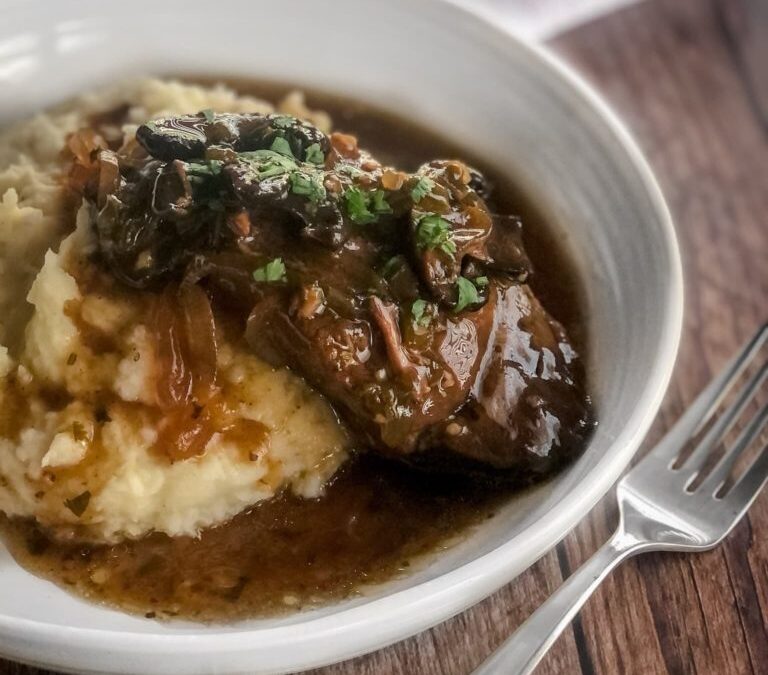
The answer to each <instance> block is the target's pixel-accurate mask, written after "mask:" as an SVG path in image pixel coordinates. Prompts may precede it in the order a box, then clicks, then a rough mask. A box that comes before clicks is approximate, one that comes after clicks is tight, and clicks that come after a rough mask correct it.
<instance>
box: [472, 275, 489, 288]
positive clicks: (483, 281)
mask: <svg viewBox="0 0 768 675" xmlns="http://www.w3.org/2000/svg"><path fill="white" fill-rule="evenodd" d="M474 282H475V286H477V287H478V288H485V287H486V286H487V285H488V277H475V279H474Z"/></svg>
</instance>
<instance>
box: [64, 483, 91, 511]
mask: <svg viewBox="0 0 768 675" xmlns="http://www.w3.org/2000/svg"><path fill="white" fill-rule="evenodd" d="M90 503H91V493H90V492H88V490H86V491H85V492H83V493H81V494H79V495H77V497H72V499H66V500H64V506H66V507H67V508H68V509H69V510H70V511H72V513H74V514H75V515H76V516H77V517H78V518H79V517H80V516H82V515H83V514H84V513H85V510H86V509H87V508H88V504H90Z"/></svg>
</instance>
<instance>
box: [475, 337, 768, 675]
mask: <svg viewBox="0 0 768 675" xmlns="http://www.w3.org/2000/svg"><path fill="white" fill-rule="evenodd" d="M766 343H768V323H767V324H765V325H764V326H763V327H762V328H761V329H760V330H759V331H758V333H757V335H755V337H754V338H752V340H751V341H750V342H749V343H748V344H747V345H746V347H744V349H743V350H742V351H741V353H740V354H738V355H737V356H736V357H735V358H734V359H733V360H732V361H731V362H730V364H729V365H728V367H727V368H726V369H725V371H724V372H722V373H721V374H720V375H718V376H717V377H716V378H715V379H714V380H713V381H712V382H711V383H710V384H709V385H708V386H707V388H706V389H705V390H704V391H703V392H702V393H701V394H700V395H699V397H698V398H697V399H696V400H695V401H694V403H693V405H692V406H691V407H690V408H689V409H688V410H687V411H686V412H685V414H683V416H682V417H681V418H680V419H679V420H678V422H677V423H676V424H675V426H674V427H673V428H672V429H671V430H670V431H669V433H668V434H667V435H666V436H665V437H664V438H663V439H662V441H661V442H660V443H659V444H658V445H657V446H656V447H655V448H654V449H653V450H651V452H650V453H648V455H647V456H646V457H645V458H643V459H642V460H641V461H640V462H639V463H638V464H637V466H635V467H634V468H633V469H632V470H631V471H630V472H629V473H628V474H627V475H626V476H625V477H624V478H623V479H622V480H621V481H620V482H619V484H618V486H617V488H616V496H617V498H618V501H619V514H620V517H619V527H618V529H617V530H616V532H615V533H614V535H613V536H612V537H611V538H610V540H608V541H607V542H606V543H605V544H604V545H603V546H602V547H601V548H600V549H599V550H598V551H597V552H596V553H595V554H594V555H593V556H592V557H591V558H590V559H589V560H588V561H587V562H586V563H584V564H583V565H582V566H581V567H580V568H579V569H578V570H577V571H576V572H575V573H574V574H573V575H571V577H570V578H569V579H568V580H567V581H566V582H565V583H564V584H563V585H562V586H561V587H560V589H559V590H558V591H557V592H556V593H554V594H553V595H552V596H551V597H550V598H549V599H548V600H547V601H546V602H545V603H544V604H543V605H542V606H541V607H539V609H537V610H536V611H535V612H534V613H533V614H532V615H531V616H530V617H529V618H528V620H527V621H526V622H525V623H524V624H523V625H522V626H520V628H518V630H517V631H516V632H515V633H514V634H513V635H512V636H511V637H510V638H509V639H508V640H507V641H506V642H504V644H503V645H502V646H501V647H500V648H499V649H498V650H497V651H496V652H495V653H494V654H492V655H491V657H490V658H488V660H486V661H485V662H484V663H483V664H482V665H481V666H480V667H479V668H478V669H477V670H476V671H475V673H474V675H491V674H494V675H496V674H503V675H523V674H526V673H530V672H532V671H533V669H534V668H535V667H536V665H537V664H538V663H539V661H540V660H541V659H542V658H543V657H544V655H545V654H546V653H547V651H548V650H549V648H550V647H551V646H552V645H553V644H554V642H555V640H557V638H558V636H559V635H560V633H561V632H562V631H563V629H564V628H565V627H566V626H567V625H568V624H569V623H570V622H571V620H572V619H573V617H574V616H575V615H576V613H577V612H578V611H579V609H581V607H582V605H583V604H584V603H585V602H586V600H587V598H589V596H590V595H592V592H593V591H594V590H595V589H596V588H597V587H598V585H599V584H600V582H601V581H602V580H603V579H605V577H606V576H608V574H609V573H610V572H611V570H613V568H614V567H616V566H617V565H618V564H619V563H620V562H622V561H624V560H626V559H627V558H630V557H631V556H634V555H637V554H638V553H643V552H645V551H706V550H707V549H710V548H713V547H715V546H717V544H719V543H720V542H721V541H722V540H723V539H724V538H725V537H726V535H727V534H728V533H729V532H730V531H731V530H732V529H733V527H734V526H735V525H736V523H738V522H739V520H740V519H741V517H742V516H743V515H744V513H745V512H746V511H747V509H748V508H749V507H750V505H751V504H752V502H753V501H754V500H755V498H756V497H757V495H758V493H759V492H760V490H761V489H762V487H763V485H765V482H766V480H767V479H768V445H763V447H761V448H760V450H759V452H758V454H757V455H756V456H755V457H754V458H753V459H752V461H751V462H750V464H749V466H748V467H747V469H746V470H745V471H744V472H743V473H742V474H741V476H740V477H739V478H738V480H737V481H736V482H735V483H734V485H733V486H732V487H731V488H730V489H728V490H727V491H726V492H725V493H724V494H722V492H723V490H722V488H723V486H724V484H725V482H726V481H727V479H728V477H729V475H730V473H731V470H732V468H733V467H734V465H735V463H736V461H737V460H738V458H739V456H740V455H741V454H742V453H743V452H744V450H746V449H747V448H748V447H749V446H750V445H751V444H752V443H753V442H754V441H755V439H757V438H759V437H760V434H761V433H762V431H763V429H764V427H765V425H766V422H768V403H765V404H763V405H762V407H760V409H759V410H758V412H757V413H756V414H755V415H754V416H753V417H751V419H750V420H749V421H748V422H747V423H746V424H745V425H744V426H743V428H742V430H741V431H740V432H739V434H738V436H737V438H736V439H735V441H734V442H733V444H732V445H730V447H728V448H727V449H726V450H725V452H724V453H723V455H722V457H720V459H719V460H717V463H716V464H715V466H714V467H713V468H712V470H711V472H709V473H706V472H704V473H702V469H704V468H706V466H708V464H707V460H708V459H710V457H712V459H714V457H713V451H714V450H715V448H717V446H718V445H719V444H721V443H722V442H723V438H724V436H725V435H726V434H727V433H728V432H729V431H730V430H731V429H732V428H733V425H734V424H735V423H736V421H737V420H739V418H740V417H741V415H742V414H743V413H744V411H745V410H746V409H747V408H748V406H749V405H750V404H752V403H753V402H754V401H755V399H756V398H757V396H758V394H759V392H760V390H761V388H762V387H763V386H764V384H765V381H766V378H767V377H768V361H767V360H766V358H765V356H762V357H760V353H761V350H762V348H763V347H764V346H765V344H766ZM752 365H756V366H757V369H756V370H755V372H754V374H752V375H751V376H750V377H749V379H748V380H747V382H746V383H745V384H744V385H743V386H742V387H741V388H740V389H739V391H738V393H736V395H735V398H734V400H733V402H732V403H730V404H729V405H728V407H727V408H726V409H725V410H723V412H722V414H721V415H720V416H718V417H715V413H716V412H717V411H718V409H719V408H720V407H721V405H722V403H723V400H724V398H725V397H726V395H727V394H728V392H729V391H730V390H731V389H732V388H733V386H734V384H735V383H736V381H737V380H738V379H739V378H740V376H741V375H742V374H744V372H745V371H746V370H747V368H748V367H749V366H752ZM710 421H711V422H712V423H711V426H709V428H707V429H706V432H704V429H705V428H706V427H707V425H708V424H709V423H710ZM702 432H704V433H703V435H702V437H701V440H700V441H699V443H698V444H697V445H696V447H695V448H694V449H693V451H692V452H691V454H690V455H689V456H688V457H687V458H685V459H684V460H683V461H680V459H681V451H682V450H683V449H684V448H685V446H686V444H687V443H688V441H690V440H691V439H692V438H694V437H695V436H697V435H699V434H700V433H702ZM700 474H701V476H705V477H704V478H703V481H701V483H700V484H699V485H698V486H695V485H693V484H694V483H695V482H696V480H697V479H699V480H701V476H700Z"/></svg>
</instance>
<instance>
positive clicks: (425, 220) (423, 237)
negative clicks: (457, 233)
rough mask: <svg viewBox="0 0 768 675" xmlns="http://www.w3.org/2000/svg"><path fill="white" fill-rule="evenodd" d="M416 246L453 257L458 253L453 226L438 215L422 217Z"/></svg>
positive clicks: (417, 231) (417, 227)
mask: <svg viewBox="0 0 768 675" xmlns="http://www.w3.org/2000/svg"><path fill="white" fill-rule="evenodd" d="M416 245H417V246H418V247H419V248H420V249H431V248H439V249H440V250H441V251H444V252H445V253H448V254H449V255H453V254H454V253H456V243H455V242H454V241H453V235H452V231H451V224H450V223H449V222H448V221H447V220H446V219H445V218H443V217H442V216H439V215H438V214H437V213H430V214H427V215H426V216H422V218H421V219H420V220H419V224H418V225H417V226H416ZM473 288H474V287H473Z"/></svg>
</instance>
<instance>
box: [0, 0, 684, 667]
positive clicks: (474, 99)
mask: <svg viewBox="0 0 768 675" xmlns="http://www.w3.org/2000/svg"><path fill="white" fill-rule="evenodd" d="M157 72H160V73H182V74H198V73H199V74H204V73H209V74H210V73H213V74H216V73H218V74H226V75H247V76H254V77H265V78H271V79H284V80H288V81H291V82H296V83H298V84H302V83H303V84H306V85H311V86H312V87H317V88H321V89H327V90H331V91H336V92H339V93H344V94H348V95H352V96H354V97H357V98H360V99H363V100H366V101H369V102H372V103H374V104H377V105H379V106H381V107H385V108H389V109H392V110H395V111H398V112H399V113H401V114H405V115H409V116H412V117H413V118H416V119H417V120H421V121H423V122H426V123H428V124H429V125H431V126H432V127H434V128H435V129H437V130H439V131H440V132H442V133H443V134H446V135H448V136H451V137H454V138H457V139H459V140H460V142H461V143H463V144H464V145H467V146H471V148H472V150H473V154H478V155H482V156H485V157H487V158H488V159H489V160H490V161H491V162H492V163H493V164H495V165H497V166H498V167H501V168H502V169H503V170H504V171H505V172H507V173H508V174H511V175H512V176H513V177H514V178H515V179H516V180H517V181H518V182H519V184H520V185H521V186H523V188H524V189H525V190H526V191H527V192H529V193H530V194H532V195H534V196H535V197H536V201H537V202H538V203H539V204H543V205H544V207H545V209H546V210H547V211H548V212H549V215H550V217H551V219H552V220H553V221H554V222H555V223H557V224H558V226H559V227H560V228H561V230H562V232H563V234H564V240H565V241H566V243H567V245H568V246H570V247H571V248H572V249H573V251H574V255H575V257H576V259H577V261H578V263H579V266H580V267H581V270H582V273H583V276H584V279H585V281H586V286H587V289H588V296H589V297H588V305H589V321H590V323H591V331H592V335H593V338H594V339H593V344H592V354H593V357H594V358H593V362H594V367H593V369H592V370H593V373H592V375H593V377H592V386H593V393H594V395H595V399H596V403H597V407H598V412H599V418H600V425H599V428H598V431H597V433H596V435H595V437H594V438H593V440H592V442H591V443H590V445H589V447H588V448H587V450H586V452H585V453H584V455H583V456H582V457H581V458H580V459H579V461H578V462H576V463H575V464H574V465H573V466H571V467H570V468H569V469H568V470H567V471H565V472H564V473H562V474H561V475H560V476H558V477H557V479H555V480H554V481H552V482H550V483H549V484H548V485H546V486H543V487H541V488H540V489H536V490H533V491H531V492H530V493H528V494H526V495H525V496H524V497H523V498H521V499H518V500H513V501H512V502H510V503H509V505H508V506H507V507H505V508H504V509H503V510H502V511H501V512H500V513H498V515H497V516H496V517H495V518H494V519H492V520H491V521H489V522H487V523H486V524H484V525H483V526H481V527H480V528H479V529H477V531H475V532H474V533H473V534H472V535H471V536H470V537H469V539H467V540H466V541H465V542H464V543H462V544H459V545H457V546H456V547H454V548H452V549H450V550H448V551H445V552H443V553H442V554H440V555H439V556H436V557H435V558H434V560H432V561H431V562H430V564H428V565H427V566H426V567H424V568H423V569H420V570H418V571H416V572H414V573H413V574H412V575H411V576H409V577H408V578H406V579H403V580H399V581H396V582H392V583H389V584H386V585H384V586H383V587H381V588H378V589H374V590H372V591H371V592H370V593H369V594H367V595H366V596H365V597H363V598H358V599H354V600H351V601H347V602H342V603H338V604H334V605H331V606H329V607H326V608H325V609H322V610H317V611H311V612H306V613H299V614H296V615H294V616H290V617H287V618H280V619H273V620H256V621H249V622H245V623H240V624H236V625H233V626H202V625H195V624H182V623H177V624H161V623H157V622H154V621H149V620H144V619H139V618H135V617H131V616H127V615H124V614H121V613H119V612H115V611H111V610H108V609H104V608H101V607H97V606H94V605H90V604H88V603H85V602H82V601H80V600H78V599H76V598H74V597H73V596H71V595H68V594H67V593H65V592H64V591H62V590H60V589H59V588H57V587H56V586H54V585H52V584H50V583H48V582H46V581H41V580H39V579H37V578H34V577H32V576H31V575H29V574H28V573H26V572H25V571H23V570H22V569H20V568H19V567H18V566H17V565H16V564H15V563H14V562H13V560H12V559H11V558H10V556H9V555H8V554H7V553H6V552H5V551H4V550H3V549H2V547H0V588H2V592H1V593H0V653H2V654H3V655H5V656H7V657H9V658H12V659H18V660H22V661H27V662H30V663H35V664H38V665H44V666H49V667H53V668H58V669H62V670H77V671H85V672H94V673H95V672H99V673H128V672H141V673H174V674H178V673H213V672H216V673H235V672H251V673H253V672H261V673H274V672H283V671H288V670H296V669H301V668H309V667H312V666H319V665H322V664H327V663H331V662H334V661H338V660H341V659H345V658H349V657H352V656H356V655H359V654H363V653H365V652H368V651H371V650H374V649H377V648H379V647H383V646H385V645H387V644H390V643H392V642H395V641H397V640H400V639H402V638H405V637H407V636H409V635H412V634H414V633H417V632H418V631H421V630H423V629H425V628H427V627H429V626H432V625H434V624H436V623H438V622H440V621H442V620H444V619H446V618H448V617H449V616H451V615H453V614H456V613H457V612H460V611H461V610H463V609H465V608H466V607H469V606H470V605H472V604H474V603H476V602H478V601H479V600H480V599H481V598H483V597H485V596H487V595H488V594H490V593H492V592H493V591H494V590H496V589H497V588H499V587H500V586H501V585H503V584H505V583H507V582H508V581H510V580H511V579H512V578H513V577H514V576H515V575H517V574H518V573H520V572H521V571H522V570H524V569H525V568H526V567H527V566H528V565H530V564H531V563H532V562H533V561H534V560H536V559H537V558H538V557H539V556H540V555H542V554H543V553H544V552H545V551H546V550H547V549H549V548H550V547H551V546H553V545H554V544H555V543H556V542H557V541H558V540H559V539H561V538H562V537H563V536H564V535H565V534H566V532H568V530H569V529H570V528H571V527H573V525H575V524H576V522H577V521H578V520H580V519H581V518H582V517H583V516H584V515H585V514H586V513H587V512H588V511H589V509H590V508H591V507H592V506H593V505H594V504H595V502H596V501H597V500H598V499H599V498H600V497H601V496H602V495H603V494H605V492H606V491H607V490H608V489H609V488H610V486H611V484H612V483H613V482H614V481H615V480H616V478H617V477H618V476H619V474H620V473H621V471H622V469H623V468H624V467H625V466H626V465H627V463H628V462H629V460H630V458H631V457H632V455H633V454H634V452H635V450H636V449H637V447H638V445H639V443H640V441H641V439H642V437H643V435H644V434H645V432H646V430H647V429H648V426H649V425H650V423H651V420H652V419H653V417H654V415H655V414H656V411H657V409H658V406H659V404H660V402H661V398H662V395H663V393H664V390H665V388H666V385H667V382H668V379H669V376H670V373H671V370H672V366H673V363H674V359H675V353H676V349H677V344H678V337H679V332H680V328H681V315H682V278H681V271H680V260H679V254H678V249H677V243H676V240H675V234H674V230H673V227H672V223H671V222H670V218H669V215H668V213H667V209H666V207H665V205H664V201H663V199H662V196H661V194H660V192H659V190H658V188H657V186H656V183H655V182H654V179H653V177H652V175H651V173H650V171H649V169H648V167H647V166H646V164H645V162H644V161H643V158H642V157H641V155H640V152H639V151H638V149H637V147H636V146H635V144H634V142H633V141H632V140H631V138H630V137H629V135H628V134H627V132H626V131H625V130H624V128H623V127H622V126H621V124H620V123H619V121H618V120H617V119H616V117H615V116H614V115H613V114H612V113H611V112H610V110H609V109H608V108H607V107H606V106H605V104H603V103H602V102H601V101H600V99H599V98H598V97H597V96H596V95H595V94H594V92H593V91H592V90H591V89H590V88H589V87H588V86H586V85H585V84H584V83H583V82H582V81H581V80H580V79H579V78H578V77H576V76H575V75H574V74H573V73H572V72H571V71H570V70H569V69H568V68H567V67H566V66H564V65H562V64H561V63H560V62H559V61H557V60H556V59H555V58H553V57H552V56H551V55H549V54H548V53H547V52H545V51H544V50H542V49H541V48H537V47H532V46H530V45H526V44H523V43H522V42H520V41H518V40H517V39H515V38H513V37H512V36H510V35H509V34H507V33H506V32H504V31H503V30H501V29H499V28H497V27H494V26H492V25H490V24H489V23H486V22H485V21H483V20H482V19H480V18H477V17H475V16H472V15H470V14H468V13H466V12H465V11H463V10H461V9H458V8H456V7H453V6H451V5H447V4H444V3H442V2H439V1H437V0H420V1H419V2H413V0H387V2H380V1H378V0H366V1H363V0H333V2H331V1H330V0H326V1H322V0H281V1H280V2H274V1H273V2H266V1H255V0H250V1H246V0H216V2H206V3H193V2H190V1H189V0H164V2H160V3H159V2H157V1H156V0H132V2H126V3H107V2H103V1H102V0H72V1H67V2H64V1H59V2H39V1H35V0H26V1H24V2H21V1H14V0H10V2H9V1H8V0H6V1H5V2H4V3H3V4H2V5H0V91H2V100H0V122H2V121H7V120H10V119H12V118H17V117H20V116H23V115H27V114H30V113H32V112H33V111H36V110H38V109H40V108H42V107H43V106H46V105H49V104H51V103H54V102H56V101H58V100H60V99H62V98H64V97H66V96H69V95H71V94H74V93H76V92H79V91H81V90H83V89H86V88H91V87H93V86H95V85H99V84H103V83H106V82H108V81H109V80H111V79H112V78H114V77H117V76H123V75H129V74H136V73H157Z"/></svg>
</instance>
